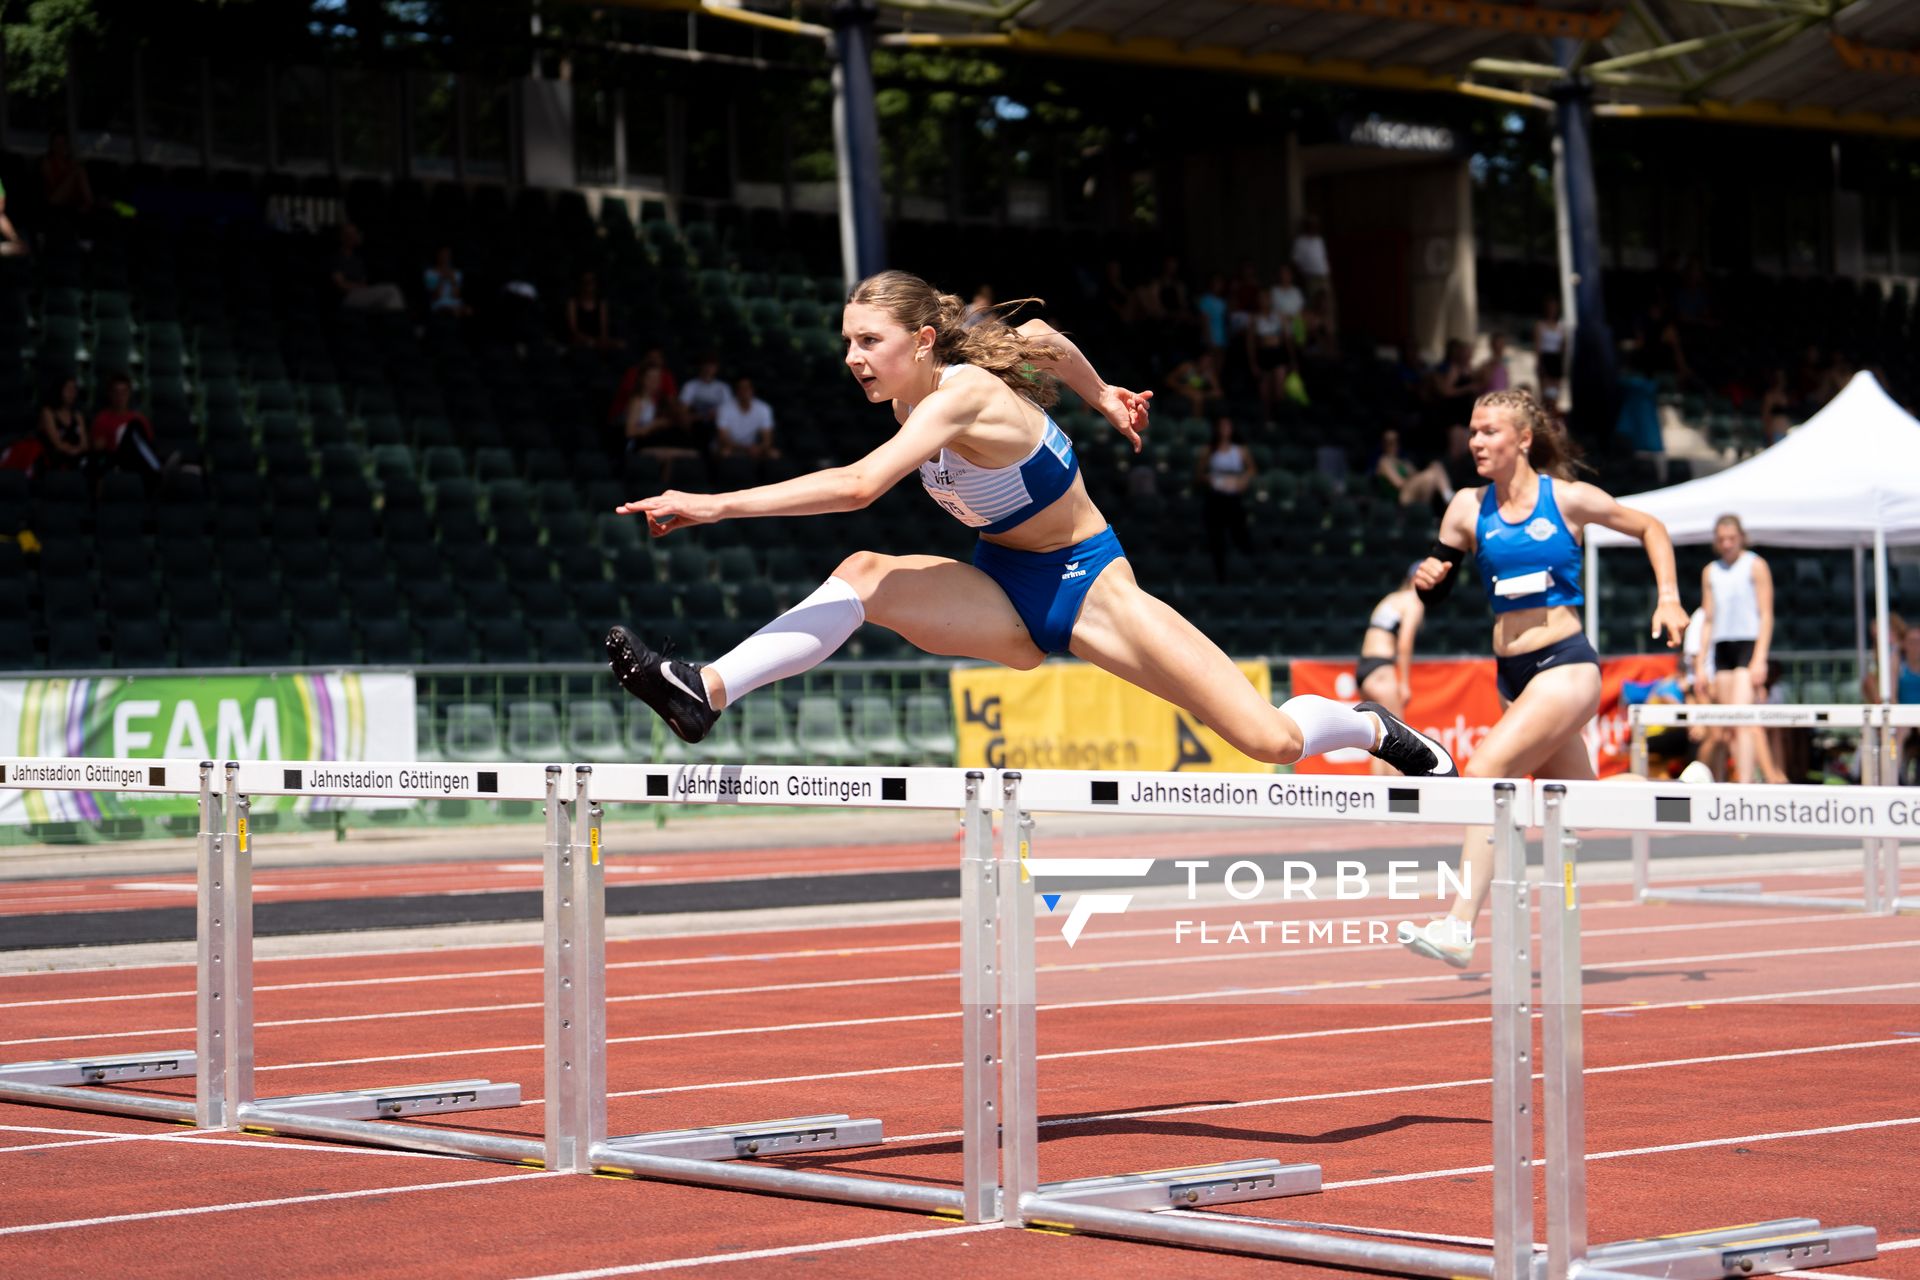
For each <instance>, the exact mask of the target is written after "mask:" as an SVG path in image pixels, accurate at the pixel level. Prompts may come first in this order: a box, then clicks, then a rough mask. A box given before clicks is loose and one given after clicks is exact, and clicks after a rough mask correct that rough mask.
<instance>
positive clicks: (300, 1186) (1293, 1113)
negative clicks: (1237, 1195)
mask: <svg viewBox="0 0 1920 1280" xmlns="http://www.w3.org/2000/svg"><path fill="white" fill-rule="evenodd" d="M1801 882H1802V881H1801V880H1799V879H1796V880H1795V881H1794V883H1796V884H1799V883H1801ZM1589 906H1590V909H1589V911H1588V913H1587V917H1586V921H1585V923H1586V929H1587V932H1586V938H1585V958H1586V961H1587V967H1588V983H1587V1004H1588V1010H1587V1016H1586V1019H1585V1026H1586V1035H1587V1042H1588V1062H1589V1074H1588V1077H1587V1090H1588V1094H1587V1102H1588V1113H1589V1141H1588V1145H1589V1150H1590V1152H1591V1153H1592V1156H1593V1159H1592V1163H1591V1165H1590V1169H1589V1181H1590V1184H1591V1188H1592V1218H1593V1231H1594V1236H1595V1238H1597V1239H1607V1238H1614V1237H1619V1236H1625V1235H1637V1234H1649V1233H1654V1232H1665V1231H1678V1230H1685V1229H1689V1228H1693V1227H1700V1226H1708V1225H1719V1224H1725V1223H1730V1222H1744V1221H1752V1220H1754V1219H1756V1218H1763V1217H1768V1216H1782V1215H1786V1214H1794V1215H1809V1216H1814V1217H1819V1218H1822V1219H1823V1220H1825V1221H1828V1222H1833V1223H1853V1222H1863V1223H1866V1224H1869V1225H1872V1226H1874V1227H1876V1228H1878V1229H1879V1231H1880V1234H1881V1239H1882V1240H1883V1242H1888V1243H1893V1244H1899V1243H1901V1242H1904V1241H1920V1196H1916V1195H1915V1194H1914V1193H1913V1190H1912V1188H1913V1187H1914V1186H1916V1185H1920V1088H1916V1086H1917V1085H1920V1008H1916V1001H1917V1000H1920V918H1914V917H1903V918H1898V919H1892V920H1866V919H1859V918H1853V917H1841V916H1822V915H1817V914H1808V915H1801V914H1793V913H1787V912H1752V911H1742V910H1741V909H1737V908H1708V907H1698V906H1673V905H1669V906H1660V907H1636V906H1633V905H1631V904H1629V903H1626V902H1624V900H1623V899H1622V896H1621V895H1620V893H1618V892H1617V891H1614V892H1609V891H1605V890H1595V891H1591V892H1590V894H1589ZM1321 907H1322V908H1323V910H1322V912H1321V914H1322V915H1327V916H1337V915H1339V914H1341V908H1340V907H1337V906H1335V905H1334V904H1321ZM1171 919H1172V913H1142V914H1139V915H1135V914H1129V915H1128V916H1127V917H1126V918H1125V919H1124V921H1123V922H1111V923H1114V924H1116V925H1124V927H1116V928H1113V929H1111V930H1110V931H1109V932H1108V933H1106V934H1104V935H1102V934H1096V933H1095V932H1094V931H1092V930H1090V931H1089V933H1088V935H1087V936H1086V938H1085V939H1083V941H1082V943H1081V945H1080V946H1079V947H1076V948H1075V949H1074V950H1073V951H1072V952H1069V951H1068V950H1067V949H1066V948H1065V947H1064V946H1062V945H1060V944H1059V942H1058V940H1057V938H1052V937H1050V936H1049V937H1047V938H1046V939H1045V940H1043V942H1042V943H1041V947H1042V958H1043V963H1044V964H1046V965H1047V966H1048V968H1047V969H1046V970H1045V971H1044V972H1043V975H1042V978H1041V987H1040V1000H1041V1004H1042V1012H1041V1014H1040V1041H1041V1049H1042V1053H1043V1059H1042V1062H1041V1064H1040V1074H1039V1084H1040V1107H1041V1112H1042V1116H1043V1124H1044V1126H1045V1127H1044V1128H1043V1131H1042V1135H1043V1140H1044V1141H1043V1151H1042V1159H1043V1170H1044V1173H1045V1176H1047V1177H1071V1176H1079V1175H1083V1174H1093V1173H1103V1172H1116V1171H1121V1170H1125V1169H1128V1168H1151V1167H1164V1166H1167V1165H1171V1164H1180V1163H1191V1162H1200V1161H1208V1160H1216V1159H1231V1158H1237V1157H1243V1156H1253V1155H1274V1154H1280V1155H1284V1156H1286V1157H1288V1158H1297V1159H1310V1160H1315V1161H1318V1162H1320V1163H1321V1164H1322V1165H1323V1167H1324V1169H1325V1174H1326V1178H1327V1182H1328V1190H1327V1191H1326V1192H1325V1193H1324V1194H1323V1195H1321V1196H1318V1197H1312V1198H1308V1199H1304V1200H1295V1201H1272V1202H1266V1203H1256V1204H1252V1205H1247V1206H1242V1207H1241V1208H1242V1209H1243V1210H1244V1212H1245V1213H1247V1214H1248V1215H1249V1216H1257V1217H1283V1218H1304V1219H1311V1220H1316V1221H1337V1222H1344V1223H1349V1224H1355V1225H1362V1226H1372V1227H1377V1228H1380V1229H1383V1230H1386V1229H1391V1230H1400V1231H1416V1232H1429V1233H1435V1234H1441V1235H1449V1236H1460V1237H1480V1238H1484V1237H1485V1236H1486V1235H1488V1234H1489V1232H1490V1224H1491V1205H1490V1192H1491V1181H1490V1177H1489V1175H1488V1173H1487V1169H1486V1166H1487V1164H1488V1161H1489V1160H1490V1158H1491V1130H1490V1126H1489V1124H1488V1114H1489V1107H1490V1105H1491V1103H1490V1096H1489V1088H1488V1083H1487V1080H1486V1075H1487V1022H1486V1018H1487V993H1486V982H1485V979H1484V974H1482V973H1479V972H1475V971H1469V972H1467V973H1465V974H1457V973H1455V972H1454V971H1452V970H1447V969H1442V968H1438V967H1436V966H1432V965H1428V964H1425V963H1423V962H1421V961H1418V960H1416V959H1415V958H1413V957H1411V956H1408V955H1407V954H1405V953H1404V952H1402V951H1400V950H1399V949H1398V948H1394V947H1344V948H1342V947H1320V948H1314V947H1300V948H1296V949H1293V950H1292V951H1290V952H1288V953H1287V954H1284V955H1280V956H1274V957H1267V958H1264V959H1259V960H1246V961H1242V960H1240V959H1238V958H1235V957H1231V956H1229V957H1228V958H1226V959H1224V960H1222V959H1217V958H1215V957H1214V956H1212V955H1207V954H1196V955H1194V956H1193V957H1191V958H1189V957H1187V956H1185V955H1179V956H1172V955H1170V954H1169V953H1168V952H1167V950H1166V948H1165V947H1164V946H1156V945H1154V944H1155V941H1156V935H1157V934H1162V933H1164V930H1165V928H1166V926H1167V925H1168V924H1169V922H1170V920H1171ZM954 934H955V930H954V928H953V926H952V925H890V926H876V927H852V928H834V929H817V930H796V931H786V932H780V933H763V934H736V935H709V936H702V937H698V938H672V939H650V940H640V941H627V942H615V943H611V944H609V960H610V963H609V966H608V975H607V985H608V991H609V996H610V1003H609V1012H608V1018H609V1033H610V1038H611V1041H612V1043H611V1045H610V1050H609V1090H610V1093H611V1095H612V1096H611V1098H610V1101H609V1112H610V1121H611V1127H612V1129H613V1131H614V1132H615V1133H623V1132H634V1131H639V1130H643V1129H647V1128H662V1127H670V1126H674V1127H677V1126H680V1125H685V1124H693V1123H712V1122H719V1121H725V1120H732V1119H747V1118H754V1117H757V1116H765V1115H791V1114H796V1113H799V1112H805V1111H814V1110H856V1111H858V1112H860V1113H862V1114H873V1115H878V1116H880V1117H881V1118H882V1119H884V1120H885V1122H886V1125H887V1130H888V1133H889V1134H890V1135H891V1136H890V1139H889V1141H888V1142H887V1144H886V1145H885V1146H883V1147H881V1148H879V1149H877V1150H868V1151H859V1152H835V1153H826V1154H823V1155H820V1156H816V1157H812V1158H809V1159H806V1160H802V1161H799V1162H797V1163H800V1164H802V1165H804V1166H809V1167H819V1168H832V1169H843V1170H851V1171H867V1172H872V1173H877V1174H885V1175H887V1176H893V1177H905V1178H914V1179H927V1180H931V1181H936V1182H944V1183H953V1182H955V1181H957V1179H958V1172H959V1171H958V1134H957V1132H956V1131H957V1128H958V1121H959V1111H958V1097H957V1094H958V1088H959V1067H958V1056H959V1025H958V1019H957V1018H956V1017H955V1008H956V988H957V982H956V978H955V975H954V965H955V962H956V960H957V948H956V946H955V939H954ZM539 959H540V957H539V954H538V951H537V949H535V948H531V947H497V948H472V949H458V950H435V951H426V950H422V951H410V952H390V953H385V954H366V955H342V956H338V957H328V958H322V959H302V960H263V961H259V962H258V963H257V971H258V978H259V988H260V989H259V993H258V997H257V1013H258V1019H259V1022H260V1024H261V1025H260V1029H259V1032H258V1044H257V1057H258V1061H259V1063H260V1064H261V1065H260V1071H259V1084H260V1087H261V1091H262V1092H263V1093H276V1092H295V1091H305V1090H309V1089H319V1088H330V1087H345V1086H353V1085H368V1084H374V1083H383V1082H393V1081H403V1080H407V1079H438V1078H447V1077H449V1076H462V1075H469V1074H474V1075H479V1074H484V1075H488V1076H491V1077H493V1078H495V1079H502V1080H511V1081H517V1082H519V1083H520V1084H521V1085H522V1087H523V1089H524V1091H525V1095H526V1098H527V1105H526V1106H524V1107H522V1108H521V1109H518V1110H515V1111H503V1112H481V1113H475V1114H472V1115H470V1116H462V1117H449V1118H448V1120H449V1122H451V1121H458V1122H459V1124H460V1125H462V1126H467V1125H470V1126H472V1127H475V1128H484V1129H490V1130H496V1131H502V1132H518V1133H528V1134H531V1133H534V1132H535V1131H536V1130H537V1126H538V1121H539V1118H540V1116H539V1111H538V1110H537V1101H538V1099H539V1095H540V1092H541V1051H540V1046H539V1041H540V1030H541V1015H540V1010H539V1006H538V1001H539V997H540V973H539ZM1129 974H1131V975H1147V974H1150V975H1151V976H1152V978H1153V982H1152V984H1151V987H1150V993H1151V994H1154V995H1158V996H1164V997H1165V999H1164V1001H1162V1002H1160V1003H1152V1004H1143V1003H1141V1002H1140V998H1141V994H1142V991H1143V990H1147V989H1148V988H1146V987H1144V986H1143V985H1142V984H1139V983H1133V982H1132V981H1131V980H1129V979H1123V978H1122V975H1129ZM190 982H191V972H190V970H188V969H185V968H181V967H155V968H144V969H135V970H124V971H111V970H109V971H93V972H75V973H61V974H45V975H25V976H15V977H5V978H0V1042H4V1044H0V1059H15V1058H37V1057H52V1056H59V1055H62V1054H64V1053H67V1052H70V1051H75V1052H97V1051H101V1050H113V1049H131V1050H137V1049H144V1048H164V1047H169V1045H170V1044H182V1043H187V1042H189V1041H190V1034H191V1033H190V1032H189V1031H185V1030H184V1029H185V1028H189V1027H190V1026H191V1023H192V1008H193V1000H192V993H191V989H190ZM1254 987H1260V988H1266V987H1272V988H1283V989H1282V990H1272V991H1262V992H1258V993H1256V992H1253V991H1250V990H1249V988H1254ZM1230 988H1237V989H1234V990H1230ZM1208 993H1211V994H1208ZM155 1087H156V1088H160V1087H163V1086H155ZM174 1091H175V1092H178V1091H180V1090H178V1089H175V1090H174ZM201 1148H208V1149H201ZM1541 1221H1542V1223H1544V1215H1543V1216H1542V1218H1541ZM853 1241H869V1243H865V1244H857V1245H856V1244H851V1243H849V1242H853ZM762 1252H766V1253H767V1256H746V1257H734V1256H732V1255H742V1254H746V1255H758V1254H760V1253H762ZM701 1259H708V1260H709V1261H704V1262H702V1261H698V1260H701ZM675 1261H680V1262H685V1263H687V1264H688V1267H689V1269H692V1270H696V1271H700V1272H702V1273H706V1272H713V1273H719V1274H742V1275H745V1274H761V1275H767V1274H774V1273H775V1268H782V1267H795V1266H811V1267H813V1268H814V1271H815V1274H827V1275H833V1276H836V1277H838V1276H867V1275H872V1276H880V1275H887V1276H897V1275H899V1274H902V1273H903V1272H906V1271H909V1270H911V1269H917V1270H918V1271H919V1272H920V1273H922V1274H925V1275H929V1276H943V1275H959V1274H965V1275H969V1276H986V1277H996V1278H997V1277H1002V1276H1005V1277H1008V1278H1009V1280H1012V1278H1013V1277H1017V1276H1022V1275H1024V1274H1026V1273H1031V1272H1032V1271H1033V1270H1034V1269H1035V1268H1036V1267H1046V1268H1048V1269H1049V1272H1048V1273H1049V1274H1062V1275H1069V1276H1077V1275H1096V1274H1098V1275H1101V1276H1107V1275H1115V1276H1161V1275H1170V1274H1181V1275H1206V1276H1240V1275H1248V1276H1251V1275H1255V1274H1260V1275H1275V1274H1284V1275H1295V1274H1307V1273H1311V1272H1314V1271H1315V1269H1314V1268H1308V1267H1299V1266H1292V1265H1288V1264H1281V1265H1278V1266H1276V1265H1275V1264H1272V1263H1267V1262H1261V1261H1258V1260H1253V1259H1239V1258H1228V1257H1216V1256H1211V1255H1198V1254H1192V1253H1174V1252H1171V1251H1167V1250H1163V1249H1158V1248H1155V1247H1153V1246H1148V1245H1142V1244H1132V1243H1125V1242H1116V1241H1104V1240H1095V1239H1090V1238H1069V1237H1064V1236H1059V1235H1055V1234H1051V1233H1045V1232H1035V1231H1018V1230H1009V1229H1000V1228H995V1229H989V1230H971V1229H965V1228H960V1227H955V1226H952V1225H948V1224H942V1223H939V1222H936V1221H934V1220H931V1219H928V1218H925V1217H921V1216H918V1215H913V1214H903V1213H889V1212H884V1211H879V1210H868V1209H857V1208H848V1207H842V1206H833V1205H818V1204H809V1203H801V1202H789V1201H784V1200H777V1199H772V1198H768V1197H760V1196H749V1195H741V1194H736V1193H730V1192H723V1191H712V1190H704V1189H697V1188H686V1187H675V1186H668V1185H661V1184H653V1183H640V1182H629V1181H625V1180H615V1179H599V1178H583V1177H569V1176H561V1175H546V1174H542V1173H538V1172H531V1171H517V1170H512V1169H509V1168H507V1167H504V1166H499V1165H491V1164H483V1163H477V1162H469V1161H460V1160H451V1159H440V1158H434V1157H419V1156H412V1155H407V1154H399V1153H392V1152H382V1151H372V1150H364V1149H358V1148H351V1147H344V1146H333V1145H327V1144H321V1143H312V1142H302V1141H299V1140H283V1139H267V1138H250V1137H235V1136H230V1135H224V1134H198V1133H194V1132H192V1131H188V1130H181V1129H175V1128H171V1127H169V1126H164V1125H159V1124H153V1123H148V1122H142V1121H137V1120H127V1119H121V1118H115V1117H105V1116H97V1115H91V1114H86V1113H75V1112H60V1111H52V1110H45V1109H37V1108H29V1107H20V1106H11V1105H5V1104H0V1268H3V1269H4V1273H5V1274H28V1273H38V1274H48V1275H59V1274H76V1273H79V1272H86V1273H88V1274H134V1273H137V1274H141V1275H189V1274H192V1275H206V1274H250V1275H251V1274H273V1275H281V1276H289V1277H306V1276H332V1275H340V1274H356V1275H375V1276H440V1275H459V1276H483V1277H496V1276H497V1277H531V1276H544V1275H552V1274H559V1273H569V1272H576V1271H585V1270H593V1269H597V1268H623V1269H624V1268H633V1267H651V1266H653V1265H657V1264H662V1263H670V1262H675ZM1849 1270H1850V1271H1851V1272H1852V1273H1853V1274H1854V1275H1856V1276H1863V1277H1865V1276H1874V1277H1883V1278H1886V1280H1920V1248H1914V1249H1901V1248H1896V1249H1893V1250H1890V1251H1888V1252H1886V1253H1884V1254H1883V1255H1882V1256H1881V1258H1880V1259H1878V1260H1876V1261H1874V1262H1871V1263H1866V1264H1861V1265H1859V1266H1857V1267H1854V1268H1850V1269H1849ZM1328 1274H1331V1273H1328ZM1836 1274H1837V1273H1836Z"/></svg>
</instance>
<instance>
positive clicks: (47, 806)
mask: <svg viewBox="0 0 1920 1280" xmlns="http://www.w3.org/2000/svg"><path fill="white" fill-rule="evenodd" d="M415 744H416V738H415V726H414V685H413V677H412V676H411V675H409V674H406V673H404V672H402V673H392V672H381V673H377V674H370V675H355V674H352V673H347V672H333V673H329V674H325V675H300V676H282V675H268V674H261V675H258V676H252V675H236V676H207V677H204V678H203V677H194V676H155V677H150V678H149V677H142V678H139V679H123V678H120V677H117V676H100V677H89V678H71V679H69V678H61V679H46V680H0V755H17V756H59V757H74V756H89V757H95V758H112V759H166V758H172V759H191V760H214V761H225V760H287V759H293V760H412V759H414V757H415V751H416V745H415ZM409 803H411V801H405V800H400V801H382V800H364V799H361V800H348V799H335V798H330V797H324V796H311V797H300V798H293V797H285V798H280V799H268V798H262V799H261V800H259V801H258V802H257V803H256V808H257V809H259V810H260V811H263V812H274V811H301V812H304V811H307V810H312V809H332V808H380V807H389V806H392V805H396V804H398V805H405V804H409ZM194 807H195V802H194V800H193V798H192V797H190V796H178V795H169V796H143V795H137V794H135V795H127V794H119V793H109V792H86V791H64V792H63V791H46V792H36V791H9V792H0V822H8V823H21V822H69V821H79V822H86V821H97V820H99V819H102V818H135V817H161V816H170V815H177V814H184V813H192V812H193V811H194Z"/></svg>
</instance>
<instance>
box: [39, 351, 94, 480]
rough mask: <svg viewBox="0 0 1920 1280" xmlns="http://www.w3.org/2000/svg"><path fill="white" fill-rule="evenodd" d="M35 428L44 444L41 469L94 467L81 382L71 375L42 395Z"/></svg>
mask: <svg viewBox="0 0 1920 1280" xmlns="http://www.w3.org/2000/svg"><path fill="white" fill-rule="evenodd" d="M36 429H37V432H38V435H39V438H40V444H41V454H40V461H39V467H38V469H39V470H42V471H54V470H58V471H67V470H72V469H74V468H77V467H85V468H88V469H91V464H92V462H93V461H94V457H95V455H94V453H93V448H92V439H91V437H90V436H89V435H88V433H87V421H86V418H85V417H84V416H82V414H81V412H80V382H79V380H78V379H77V378H75V377H74V376H73V375H72V374H68V375H67V376H66V377H65V378H62V379H61V380H60V383H59V385H58V386H57V387H50V388H49V390H48V394H46V395H44V396H42V397H41V399H40V420H39V422H38V423H37V424H36Z"/></svg>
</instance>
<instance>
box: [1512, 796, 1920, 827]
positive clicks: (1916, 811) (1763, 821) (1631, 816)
mask: <svg viewBox="0 0 1920 1280" xmlns="http://www.w3.org/2000/svg"><path fill="white" fill-rule="evenodd" d="M1556 785H1558V786H1563V787H1564V788H1565V792H1564V799H1563V800H1562V802H1561V820H1562V821H1563V822H1565V823H1566V825H1567V826H1569V827H1585V828H1588V829H1593V828H1604V829H1610V830H1615V831H1652V832H1658V831H1669V832H1673V831H1717V832H1722V833H1725V834H1727V835H1755V836H1774V835H1778V836H1842V837H1847V836H1858V837H1861V838H1866V837H1871V836H1891V837H1893V838H1894V839H1902V840H1913V839H1920V789H1916V788H1913V787H1792V786H1788V787H1770V786H1738V785H1730V784H1719V785H1714V786H1687V785H1686V784H1684V783H1658V782H1609V783H1593V782H1568V783H1560V784H1553V783H1541V784H1539V786H1540V789H1541V791H1540V795H1539V797H1538V798H1537V800H1536V801H1535V803H1536V804H1537V805H1539V806H1540V807H1539V809H1538V812H1539V813H1541V814H1542V815H1544V814H1545V813H1546V812H1547V808H1546V806H1547V802H1548V798H1549V792H1548V790H1547V788H1549V787H1551V786H1556Z"/></svg>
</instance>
